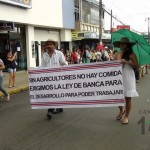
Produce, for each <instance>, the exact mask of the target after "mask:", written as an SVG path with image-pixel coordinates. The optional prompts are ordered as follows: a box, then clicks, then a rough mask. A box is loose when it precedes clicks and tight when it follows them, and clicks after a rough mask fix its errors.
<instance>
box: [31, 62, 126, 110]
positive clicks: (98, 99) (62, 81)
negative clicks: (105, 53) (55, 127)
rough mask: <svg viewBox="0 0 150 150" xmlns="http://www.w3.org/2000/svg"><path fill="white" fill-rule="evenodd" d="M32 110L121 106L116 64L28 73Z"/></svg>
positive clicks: (120, 69)
mask: <svg viewBox="0 0 150 150" xmlns="http://www.w3.org/2000/svg"><path fill="white" fill-rule="evenodd" d="M29 91H30V103H31V107H32V109H40V108H41V109H43V108H75V107H111V106H124V104H125V101H124V89H123V79H122V65H121V64H120V62H119V61H110V62H100V63H90V64H79V65H68V66H64V67H57V68H56V67H55V68H34V69H30V70H29Z"/></svg>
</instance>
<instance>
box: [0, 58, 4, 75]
mask: <svg viewBox="0 0 150 150" xmlns="http://www.w3.org/2000/svg"><path fill="white" fill-rule="evenodd" d="M2 65H4V63H3V61H2V60H1V59H0V66H2ZM2 75H3V71H2V70H0V76H2Z"/></svg>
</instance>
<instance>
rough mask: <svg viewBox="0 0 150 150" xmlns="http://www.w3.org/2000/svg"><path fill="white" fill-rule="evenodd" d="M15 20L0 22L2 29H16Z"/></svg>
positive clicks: (0, 28)
mask: <svg viewBox="0 0 150 150" xmlns="http://www.w3.org/2000/svg"><path fill="white" fill-rule="evenodd" d="M14 27H15V26H14V23H13V22H0V30H14Z"/></svg>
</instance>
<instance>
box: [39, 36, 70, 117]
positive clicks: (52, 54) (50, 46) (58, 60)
mask: <svg viewBox="0 0 150 150" xmlns="http://www.w3.org/2000/svg"><path fill="white" fill-rule="evenodd" d="M46 46H47V52H45V53H44V54H43V56H42V61H41V67H54V66H63V65H68V63H67V61H66V59H65V56H64V54H63V53H62V52H61V51H58V50H56V49H55V48H56V46H57V42H55V41H54V40H50V39H49V40H47V41H46ZM60 112H63V108H58V109H48V113H47V117H48V118H49V119H51V118H52V114H56V113H60Z"/></svg>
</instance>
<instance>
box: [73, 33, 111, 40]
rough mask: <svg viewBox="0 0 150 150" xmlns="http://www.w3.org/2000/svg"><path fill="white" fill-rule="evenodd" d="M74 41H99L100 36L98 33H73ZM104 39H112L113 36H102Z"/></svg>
mask: <svg viewBox="0 0 150 150" xmlns="http://www.w3.org/2000/svg"><path fill="white" fill-rule="evenodd" d="M72 39H73V40H82V39H99V34H98V33H96V32H72ZM102 39H111V34H106V33H103V34H102Z"/></svg>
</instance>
